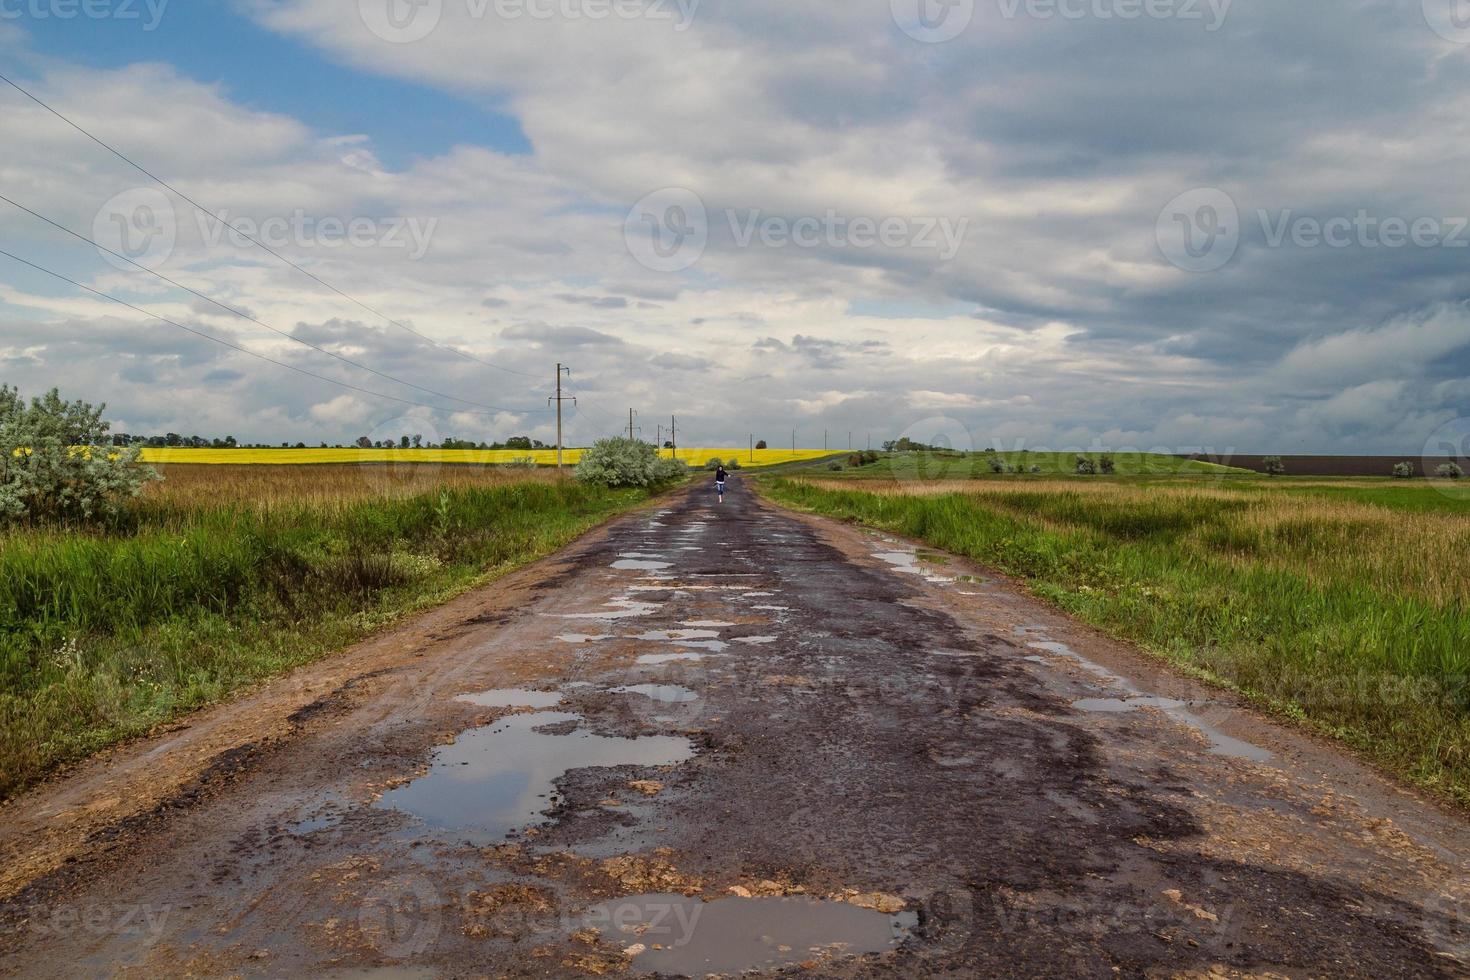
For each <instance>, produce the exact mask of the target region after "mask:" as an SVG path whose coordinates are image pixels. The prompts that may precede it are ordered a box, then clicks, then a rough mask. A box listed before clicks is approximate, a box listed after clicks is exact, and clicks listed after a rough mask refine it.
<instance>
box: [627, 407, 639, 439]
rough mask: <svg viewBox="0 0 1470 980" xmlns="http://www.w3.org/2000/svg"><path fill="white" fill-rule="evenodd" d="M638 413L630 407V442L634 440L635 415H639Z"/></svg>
mask: <svg viewBox="0 0 1470 980" xmlns="http://www.w3.org/2000/svg"><path fill="white" fill-rule="evenodd" d="M637 414H638V413H637V412H635V411H633V410H632V409H631V408H630V409H628V441H629V442H632V441H633V416H634V415H637Z"/></svg>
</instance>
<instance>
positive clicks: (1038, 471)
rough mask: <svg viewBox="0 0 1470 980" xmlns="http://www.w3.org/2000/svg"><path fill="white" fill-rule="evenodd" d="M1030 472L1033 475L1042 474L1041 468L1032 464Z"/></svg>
mask: <svg viewBox="0 0 1470 980" xmlns="http://www.w3.org/2000/svg"><path fill="white" fill-rule="evenodd" d="M1030 472H1032V473H1040V472H1041V467H1040V466H1037V465H1036V464H1035V463H1032V464H1031V469H1030Z"/></svg>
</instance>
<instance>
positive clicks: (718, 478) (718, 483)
mask: <svg viewBox="0 0 1470 980" xmlns="http://www.w3.org/2000/svg"><path fill="white" fill-rule="evenodd" d="M729 478H730V474H729V473H727V472H726V471H725V464H724V463H721V464H720V465H719V466H717V467H715V493H716V494H718V495H719V498H720V503H722V504H723V503H724V502H725V481H726V480H728V479H729Z"/></svg>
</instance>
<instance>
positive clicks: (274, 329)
mask: <svg viewBox="0 0 1470 980" xmlns="http://www.w3.org/2000/svg"><path fill="white" fill-rule="evenodd" d="M0 201H4V202H5V203H6V204H9V205H10V206H11V207H15V208H19V209H20V210H21V211H24V212H25V213H26V214H29V215H31V216H32V217H34V218H38V219H40V220H41V221H44V222H45V223H46V224H48V225H50V226H51V227H53V228H56V229H58V230H60V231H64V232H66V233H67V234H68V235H71V236H72V237H73V238H75V239H77V240H79V241H83V242H86V243H87V244H89V245H92V246H94V247H96V248H98V249H100V250H101V251H104V252H106V253H107V254H109V255H111V256H114V257H115V258H119V259H121V260H123V261H124V262H126V263H128V264H129V265H131V266H133V267H135V268H137V269H140V270H142V271H143V272H146V273H148V274H149V275H152V276H156V277H158V278H159V279H161V280H163V281H164V282H166V283H168V284H169V285H170V286H173V287H175V288H177V289H182V290H183V291H184V292H186V293H189V294H191V295H193V296H197V297H199V298H200V299H202V300H204V301H205V302H207V303H213V304H214V305H215V306H217V307H219V308H220V309H222V310H224V311H225V312H226V313H232V314H234V315H235V316H238V317H240V318H242V319H245V320H249V321H250V322H251V323H254V324H256V325H257V326H261V327H264V328H265V329H267V330H269V331H271V332H272V333H276V334H280V335H281V336H282V337H285V338H286V339H287V340H289V341H291V342H293V343H297V344H301V345H302V346H303V347H310V348H311V349H312V350H314V351H317V352H319V353H322V354H325V355H327V356H328V357H333V358H336V359H337V360H339V361H341V362H342V363H344V364H350V365H352V366H353V367H355V368H360V369H362V370H364V371H367V372H368V373H370V374H376V375H377V376H378V377H380V378H384V379H386V380H388V381H392V382H394V383H395V384H401V385H404V386H406V387H409V388H416V389H418V390H419V391H422V392H424V393H425V394H429V395H433V396H435V397H436V398H447V399H449V400H450V401H454V402H459V403H461V404H464V405H473V406H475V407H476V408H485V409H490V410H492V411H508V412H520V411H522V410H521V409H507V408H499V407H497V406H495V405H486V404H483V403H482V402H476V401H470V400H469V399H468V398H460V397H459V396H457V395H450V394H447V393H445V392H442V391H437V390H435V389H433V388H426V387H424V386H423V385H420V384H415V383H414V382H412V381H405V380H403V379H402V378H398V377H394V376H393V375H391V374H388V373H386V372H384V371H379V370H378V369H377V368H373V367H369V366H368V365H366V364H363V363H361V362H359V361H354V360H353V359H352V358H350V357H346V356H344V355H342V354H338V353H337V352H336V351H331V350H327V349H326V348H325V347H321V346H318V345H317V344H313V343H312V342H311V341H309V340H302V339H301V338H300V337H297V336H296V335H294V334H292V333H289V332H287V331H285V330H282V329H280V328H279V327H273V326H271V325H270V324H269V323H266V322H265V321H263V320H259V319H257V318H255V317H254V316H251V315H250V314H249V313H246V312H244V311H242V310H237V309H235V308H234V307H232V306H228V305H226V304H225V303H222V302H220V301H219V300H217V299H215V298H214V297H213V296H209V295H206V294H204V293H201V292H199V291H198V290H197V289H193V288H191V287H189V286H186V285H184V284H183V283H181V282H178V281H176V280H174V279H171V278H169V277H168V276H166V275H164V274H163V273H161V272H158V271H157V270H155V269H150V268H148V267H147V266H146V265H142V264H141V263H139V262H136V261H134V260H133V259H131V258H129V257H128V256H126V255H123V254H122V253H121V252H114V251H113V250H112V249H110V248H108V247H107V246H106V245H103V244H102V243H101V242H98V241H96V240H94V239H91V238H88V237H87V236H86V235H83V234H82V233H81V232H78V231H74V230H72V229H71V228H68V227H66V226H65V225H63V224H61V223H60V222H58V221H53V220H52V219H50V218H48V217H46V216H45V215H44V214H41V213H40V212H38V211H33V210H31V209H30V208H28V207H26V206H25V205H24V204H21V203H19V202H18V201H14V200H11V199H10V198H8V197H6V196H5V195H4V194H0ZM443 411H453V409H443Z"/></svg>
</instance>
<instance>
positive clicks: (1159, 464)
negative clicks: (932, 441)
mask: <svg viewBox="0 0 1470 980" xmlns="http://www.w3.org/2000/svg"><path fill="white" fill-rule="evenodd" d="M1078 455H1079V454H1078V453H1075V452H1065V453H1062V452H996V453H987V452H971V453H941V452H916V453H884V454H882V455H881V456H880V457H879V459H878V462H876V463H870V464H869V465H867V466H861V467H852V466H847V465H844V466H843V468H842V469H841V470H840V471H832V470H829V469H828V467H829V465H830V462H829V461H828V460H822V461H820V462H819V463H817V464H813V463H811V462H806V463H802V464H800V465H801V466H802V467H803V468H809V469H813V470H820V471H822V475H823V476H827V475H831V476H833V477H840V478H846V479H858V480H891V479H901V480H969V479H982V478H983V479H1011V480H1023V479H1028V478H1030V479H1036V478H1038V477H1051V478H1055V477H1069V478H1075V479H1088V477H1079V476H1077V456H1078ZM1081 455H1083V456H1086V457H1087V458H1089V459H1091V460H1094V461H1097V460H1099V459H1100V458H1101V457H1102V453H1098V452H1088V453H1082V454H1081ZM1112 457H1113V462H1114V464H1115V466H1116V475H1117V476H1133V477H1175V476H1219V477H1242V476H1251V475H1253V474H1252V471H1250V470H1243V469H1239V468H1237V467H1232V466H1220V465H1218V464H1215V463H1204V462H1200V461H1198V460H1191V459H1182V458H1180V457H1178V456H1166V455H1161V454H1158V453H1134V452H1119V453H1113V454H1112ZM992 459H999V460H1000V461H1001V462H1002V463H1004V464H1005V465H1006V466H1007V467H1009V468H1011V469H1016V470H1019V471H1020V472H1018V473H1009V474H996V473H992V472H991V468H990V460H992ZM837 461H839V462H843V463H844V464H845V462H846V454H843V455H842V456H840V457H838V460H837ZM1033 466H1034V467H1036V468H1037V470H1038V472H1037V473H1035V474H1033V473H1031V468H1032V467H1033Z"/></svg>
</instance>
